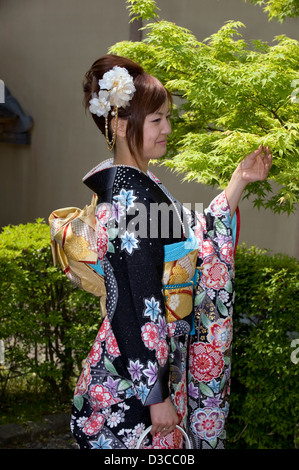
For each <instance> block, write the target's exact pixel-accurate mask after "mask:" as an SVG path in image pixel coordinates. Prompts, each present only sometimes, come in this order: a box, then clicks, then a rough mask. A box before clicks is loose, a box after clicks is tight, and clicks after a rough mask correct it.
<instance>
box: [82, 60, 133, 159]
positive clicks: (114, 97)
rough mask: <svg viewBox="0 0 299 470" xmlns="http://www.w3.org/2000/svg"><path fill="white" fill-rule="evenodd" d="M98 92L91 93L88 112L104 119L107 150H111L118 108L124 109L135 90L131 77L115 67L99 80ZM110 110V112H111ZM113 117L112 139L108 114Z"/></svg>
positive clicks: (122, 68)
mask: <svg viewBox="0 0 299 470" xmlns="http://www.w3.org/2000/svg"><path fill="white" fill-rule="evenodd" d="M99 86H100V91H99V93H93V95H92V99H91V100H90V101H89V105H90V106H89V111H90V112H91V113H92V114H96V115H97V116H99V117H101V116H104V117H105V137H106V143H107V147H108V149H109V150H112V149H113V147H114V144H115V141H116V129H117V123H118V108H126V107H127V105H128V104H129V102H130V101H131V99H132V98H133V96H134V92H135V91H136V88H135V86H134V82H133V77H132V76H131V75H130V74H129V72H128V71H127V69H125V68H124V67H118V66H115V67H113V69H111V70H109V71H108V72H106V73H104V75H103V78H102V79H101V80H99ZM111 108H113V109H112V111H111ZM110 111H111V115H112V116H114V117H115V123H114V129H113V133H112V139H111V140H109V136H108V114H109V112H110Z"/></svg>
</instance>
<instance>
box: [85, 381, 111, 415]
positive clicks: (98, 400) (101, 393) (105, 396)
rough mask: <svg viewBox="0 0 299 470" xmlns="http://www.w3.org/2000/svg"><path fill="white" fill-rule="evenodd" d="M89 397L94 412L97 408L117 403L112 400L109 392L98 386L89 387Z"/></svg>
mask: <svg viewBox="0 0 299 470" xmlns="http://www.w3.org/2000/svg"><path fill="white" fill-rule="evenodd" d="M89 395H90V401H91V405H92V407H93V409H94V410H98V409H99V408H107V406H111V405H112V404H114V403H117V401H115V400H113V396H112V394H111V393H110V392H109V390H108V389H107V388H106V387H103V385H100V384H96V385H91V387H90V389H89Z"/></svg>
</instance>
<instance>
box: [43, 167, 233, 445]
mask: <svg viewBox="0 0 299 470" xmlns="http://www.w3.org/2000/svg"><path fill="white" fill-rule="evenodd" d="M83 181H84V183H85V184H86V185H87V186H88V187H89V188H90V189H91V190H92V191H93V193H94V194H95V195H96V197H97V199H96V205H95V217H94V220H92V218H90V214H86V213H84V217H81V222H82V221H83V222H84V223H81V222H79V223H74V224H73V226H72V233H71V234H69V233H68V231H69V230H70V223H69V222H68V223H67V224H61V223H60V222H61V220H62V219H61V218H60V217H59V214H55V215H54V217H52V223H51V233H52V240H53V243H54V244H55V243H56V244H57V245H59V247H60V248H61V249H62V248H63V249H64V250H65V251H66V252H67V241H66V240H68V239H70V240H72V241H73V240H74V237H75V238H76V240H79V239H80V241H81V251H80V250H79V251H80V253H79V254H76V256H77V258H76V262H75V263H73V262H72V263H73V264H71V266H70V265H69V264H70V263H69V264H67V261H65V266H64V268H65V272H66V274H68V275H69V277H70V278H71V279H72V281H73V282H75V283H77V285H78V286H80V287H83V288H84V286H82V282H83V281H82V280H80V278H84V276H81V274H82V269H83V268H84V269H86V273H87V274H88V273H92V274H93V275H94V276H98V279H101V282H102V284H101V286H102V287H101V289H100V290H101V292H100V293H97V294H95V295H99V296H100V297H101V301H102V304H101V305H102V314H103V317H104V318H103V321H102V324H101V327H100V329H99V332H98V334H97V337H96V338H95V341H94V344H93V346H92V349H91V351H90V353H89V355H88V357H87V358H86V361H85V365H84V368H83V371H82V373H81V376H80V378H79V381H78V383H77V386H76V389H75V393H74V403H73V409H72V420H71V429H72V432H73V434H74V436H75V438H76V440H77V442H78V444H79V447H80V448H82V449H121V448H123V449H134V448H135V447H136V442H137V440H138V439H139V437H140V435H141V434H142V433H143V431H144V430H145V429H146V428H147V427H148V426H150V424H151V420H150V405H152V404H155V403H160V402H162V401H163V400H164V399H165V398H167V397H170V398H171V400H172V402H173V404H174V406H175V409H176V411H177V414H178V416H179V418H180V426H181V427H183V428H184V429H185V430H187V432H188V435H189V437H190V439H191V441H192V445H193V447H194V448H205V447H208V448H221V447H223V445H224V444H223V442H224V440H225V427H224V426H225V420H226V417H227V414H228V400H227V398H228V395H229V376H230V352H231V351H230V347H231V340H232V309H233V290H234V284H233V279H234V246H235V245H236V238H235V236H236V235H235V234H236V233H237V231H236V226H234V223H235V220H233V221H232V220H231V217H230V210H229V207H228V203H227V200H226V196H225V192H223V193H221V194H220V195H219V196H217V197H216V198H215V200H214V201H213V202H212V203H211V205H210V206H209V208H208V209H207V210H206V211H205V213H204V214H198V213H196V212H190V211H189V212H188V211H187V210H186V209H185V208H184V207H182V206H181V205H180V204H179V203H178V202H177V201H175V200H174V199H173V198H172V197H171V195H170V194H169V193H168V191H167V190H166V188H165V187H164V186H163V185H162V184H161V183H160V181H158V179H157V178H156V177H155V176H154V175H153V174H152V173H150V172H148V173H147V175H146V174H144V173H143V172H141V171H139V170H138V169H137V168H134V167H129V166H122V165H119V166H113V165H112V160H108V161H106V162H103V163H101V164H100V165H98V166H97V167H96V168H94V169H93V170H92V171H91V172H89V173H88V174H87V175H86V176H85V178H84V180H83ZM79 218H80V217H79ZM76 222H77V219H76ZM86 227H87V228H86ZM82 240H83V241H84V243H82ZM82 246H83V248H82ZM62 265H63V263H62ZM76 269H77V271H76ZM87 274H86V275H85V278H88V276H87ZM80 282H81V285H80ZM84 282H85V288H86V285H87V284H88V281H86V279H85V280H84ZM94 285H96V286H99V285H100V283H99V284H98V283H97V281H96V278H95V280H94ZM96 288H97V289H98V287H96ZM86 290H88V288H87V289H86ZM89 290H90V291H91V292H92V291H93V290H92V288H90V289H89ZM103 299H104V302H103ZM182 445H183V442H182V437H181V434H180V432H179V431H178V430H175V431H174V432H172V433H170V434H168V435H167V436H166V437H165V438H161V436H160V435H159V434H158V435H157V436H155V437H154V438H152V437H151V436H150V435H148V436H147V438H146V439H145V441H144V444H143V448H159V449H161V448H162V449H163V448H164V449H174V448H180V447H182Z"/></svg>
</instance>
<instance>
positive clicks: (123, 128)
mask: <svg viewBox="0 0 299 470" xmlns="http://www.w3.org/2000/svg"><path fill="white" fill-rule="evenodd" d="M127 122H128V121H127V120H126V119H120V118H118V121H117V129H116V135H117V136H118V137H126V133H127ZM114 125H115V117H114V118H112V119H111V129H114Z"/></svg>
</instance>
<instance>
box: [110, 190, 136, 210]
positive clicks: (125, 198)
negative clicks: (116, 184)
mask: <svg viewBox="0 0 299 470" xmlns="http://www.w3.org/2000/svg"><path fill="white" fill-rule="evenodd" d="M113 199H114V200H116V201H119V202H120V203H121V204H122V205H123V206H125V208H126V210H128V209H130V208H131V207H134V201H135V199H136V196H134V195H133V191H132V190H129V191H127V190H125V189H122V190H121V191H120V193H119V194H118V195H117V196H114V198H113Z"/></svg>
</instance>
